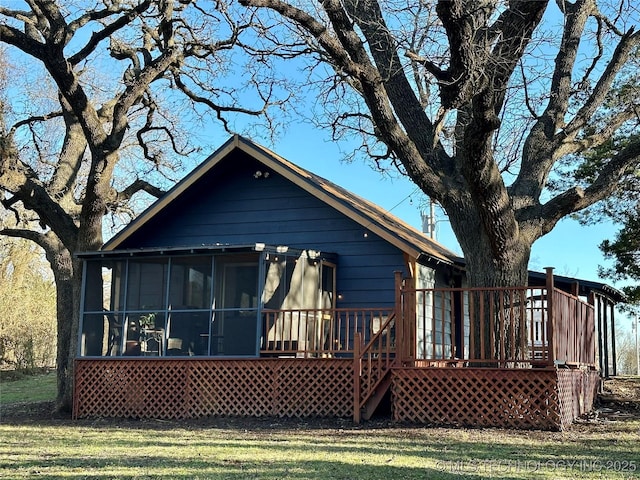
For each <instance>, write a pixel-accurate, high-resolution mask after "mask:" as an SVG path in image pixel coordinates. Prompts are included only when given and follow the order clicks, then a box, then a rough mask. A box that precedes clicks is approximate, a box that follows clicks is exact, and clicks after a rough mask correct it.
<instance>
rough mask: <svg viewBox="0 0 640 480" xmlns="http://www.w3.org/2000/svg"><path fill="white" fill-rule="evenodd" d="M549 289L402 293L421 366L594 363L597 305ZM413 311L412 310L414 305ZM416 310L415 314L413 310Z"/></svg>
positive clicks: (413, 358) (414, 354)
mask: <svg viewBox="0 0 640 480" xmlns="http://www.w3.org/2000/svg"><path fill="white" fill-rule="evenodd" d="M548 292H549V290H548V289H547V288H545V287H515V288H493V289H481V288H467V289H463V288H454V289H404V290H403V298H404V301H403V308H404V315H405V316H407V313H408V316H409V318H413V317H414V316H415V318H416V325H417V327H416V332H415V333H416V341H415V350H413V351H411V352H410V354H409V357H408V358H404V359H403V361H407V360H408V361H410V362H413V363H414V364H415V365H417V366H421V365H424V366H488V367H498V368H528V367H532V366H533V367H545V366H553V365H554V364H559V363H561V364H567V365H572V366H576V365H583V366H584V365H587V366H593V365H595V341H594V340H595V338H594V324H593V322H594V309H593V306H592V305H589V304H588V303H586V302H584V301H582V300H580V299H579V298H578V297H575V296H572V295H569V294H567V293H565V292H562V291H560V290H557V289H555V288H554V289H553V292H554V294H553V296H552V297H550V296H549V294H548ZM414 305H415V307H414ZM413 309H415V313H414V312H413V311H412V310H413Z"/></svg>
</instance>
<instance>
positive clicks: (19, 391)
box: [0, 372, 56, 405]
mask: <svg viewBox="0 0 640 480" xmlns="http://www.w3.org/2000/svg"><path fill="white" fill-rule="evenodd" d="M7 377H8V376H4V377H2V376H0V405H6V404H10V403H20V402H44V401H47V400H53V399H54V398H55V396H56V373H55V372H49V373H47V374H45V375H28V376H23V377H22V378H20V377H18V378H20V379H19V380H9V379H8V378H7Z"/></svg>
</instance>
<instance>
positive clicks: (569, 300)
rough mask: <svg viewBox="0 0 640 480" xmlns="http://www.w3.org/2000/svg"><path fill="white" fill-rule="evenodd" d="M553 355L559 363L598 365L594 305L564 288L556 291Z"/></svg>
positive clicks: (554, 297)
mask: <svg viewBox="0 0 640 480" xmlns="http://www.w3.org/2000/svg"><path fill="white" fill-rule="evenodd" d="M553 310H554V315H553V331H554V336H553V350H554V352H553V357H554V360H555V362H556V363H557V364H559V365H568V366H589V367H593V368H595V367H596V342H595V312H594V308H593V306H592V305H590V304H588V303H585V302H583V301H581V300H579V299H577V298H576V297H574V296H573V295H570V294H568V293H566V292H563V291H561V290H557V289H556V290H554V292H553Z"/></svg>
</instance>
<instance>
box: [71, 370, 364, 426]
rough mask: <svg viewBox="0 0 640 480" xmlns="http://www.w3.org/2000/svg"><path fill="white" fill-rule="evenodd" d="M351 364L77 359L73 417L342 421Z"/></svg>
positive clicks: (349, 409)
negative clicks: (221, 417)
mask: <svg viewBox="0 0 640 480" xmlns="http://www.w3.org/2000/svg"><path fill="white" fill-rule="evenodd" d="M353 405H354V403H353V361H352V360H337V359H331V360H328V359H255V360H254V359H249V360H232V359H220V360H217V359H216V360H212V359H203V360H195V359H97V360H96V359H91V360H89V359H86V360H85V359H80V360H76V364H75V390H74V417H75V418H83V417H121V418H162V419H178V418H195V417H203V416H214V415H215V416H278V417H314V416H317V417H349V416H351V415H353Z"/></svg>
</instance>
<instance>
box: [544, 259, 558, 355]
mask: <svg viewBox="0 0 640 480" xmlns="http://www.w3.org/2000/svg"><path fill="white" fill-rule="evenodd" d="M545 271H546V272H547V348H548V349H549V355H548V365H549V366H553V365H554V364H555V361H556V353H555V346H554V343H555V342H554V339H553V335H554V321H555V319H554V310H555V309H554V305H553V295H554V289H555V285H554V281H553V267H545Z"/></svg>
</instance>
